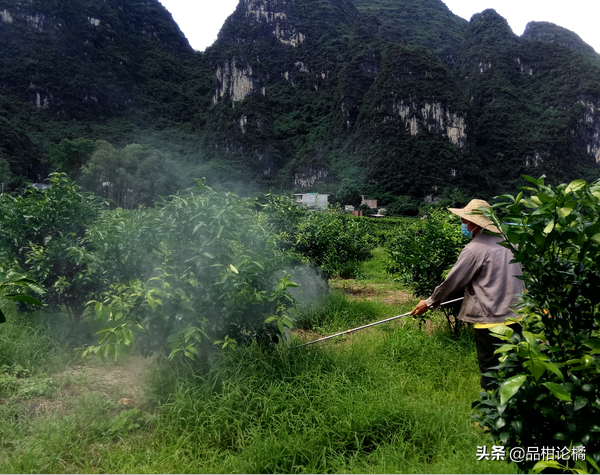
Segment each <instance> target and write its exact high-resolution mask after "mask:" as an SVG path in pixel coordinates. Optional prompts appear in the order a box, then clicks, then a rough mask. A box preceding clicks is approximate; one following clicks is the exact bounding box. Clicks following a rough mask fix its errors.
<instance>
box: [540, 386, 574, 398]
mask: <svg viewBox="0 0 600 475" xmlns="http://www.w3.org/2000/svg"><path fill="white" fill-rule="evenodd" d="M543 386H546V387H547V388H548V389H549V390H550V391H551V392H552V394H554V395H555V396H556V397H557V398H558V399H560V400H561V401H567V402H571V395H570V394H569V392H568V391H567V390H566V389H565V388H564V387H563V386H561V385H560V384H557V383H552V382H549V383H543Z"/></svg>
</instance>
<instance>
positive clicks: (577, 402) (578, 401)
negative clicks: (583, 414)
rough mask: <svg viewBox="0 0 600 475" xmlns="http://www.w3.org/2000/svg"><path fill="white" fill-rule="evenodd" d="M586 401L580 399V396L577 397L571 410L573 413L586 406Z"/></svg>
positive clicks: (585, 399)
mask: <svg viewBox="0 0 600 475" xmlns="http://www.w3.org/2000/svg"><path fill="white" fill-rule="evenodd" d="M588 402H589V401H588V399H587V398H585V397H581V396H577V397H576V398H575V404H573V409H574V410H575V411H578V410H579V409H581V408H582V407H585V406H586V404H587V403H588Z"/></svg>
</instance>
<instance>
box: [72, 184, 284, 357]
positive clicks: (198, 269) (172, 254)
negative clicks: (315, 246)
mask: <svg viewBox="0 0 600 475" xmlns="http://www.w3.org/2000/svg"><path fill="white" fill-rule="evenodd" d="M72 256H73V258H74V259H76V262H78V263H79V264H80V265H85V266H87V269H88V274H89V278H90V279H91V280H98V279H100V283H101V285H100V287H102V288H105V289H106V290H105V291H104V292H101V293H100V294H99V295H98V296H97V298H94V299H92V300H91V301H90V302H89V309H90V311H91V312H92V313H93V314H94V315H95V316H96V318H97V319H98V320H99V322H101V324H103V325H104V328H103V329H102V330H100V332H99V335H100V340H99V342H98V344H97V345H93V346H91V347H89V348H88V349H87V350H86V352H87V353H90V352H91V353H97V354H100V355H102V356H114V357H117V356H118V354H119V353H122V352H127V351H129V350H130V349H131V348H132V346H133V344H134V341H135V340H137V341H138V343H139V344H140V345H141V349H142V351H144V352H146V353H149V352H153V351H156V352H163V351H164V350H165V349H168V351H167V354H168V355H169V356H170V357H171V358H173V357H176V356H178V355H182V356H185V357H189V358H194V357H196V356H198V355H199V354H201V352H202V351H203V349H206V347H207V345H206V343H209V344H212V343H214V342H220V343H222V344H224V345H227V344H231V343H235V344H248V343H250V342H252V341H258V342H259V343H261V344H269V343H270V342H273V341H277V339H278V338H279V336H280V335H281V334H283V333H284V331H285V328H286V327H291V326H292V320H291V318H290V316H289V314H288V310H289V309H290V308H291V307H292V306H293V303H294V301H293V299H292V297H291V296H290V294H289V293H288V292H287V290H288V288H290V287H293V286H295V284H294V283H293V282H292V281H291V278H290V275H289V274H287V273H285V272H283V271H282V269H283V268H284V267H286V266H288V265H289V263H290V259H289V256H288V255H287V254H286V253H284V252H282V251H281V250H280V249H279V247H278V246H277V242H276V239H275V236H274V234H273V233H272V232H271V230H270V229H269V226H268V225H267V222H266V218H265V216H264V215H262V214H260V213H256V211H255V203H254V201H252V200H249V199H242V198H239V197H238V196H237V195H235V194H233V193H220V192H216V191H214V190H212V189H211V188H209V187H207V186H205V185H204V184H203V183H202V181H199V182H198V186H197V187H196V188H194V189H192V190H190V191H189V193H187V194H184V195H175V196H171V197H169V198H168V199H165V200H163V201H162V203H159V204H158V205H157V206H156V207H155V208H154V209H151V210H144V209H139V210H135V211H126V212H123V211H119V212H110V213H107V215H106V216H104V217H103V218H101V219H100V220H98V222H97V223H96V224H95V225H94V226H92V227H91V228H90V229H89V232H88V233H87V236H86V239H85V241H84V243H83V245H82V246H80V247H79V248H74V249H72ZM102 279H104V280H103V281H102Z"/></svg>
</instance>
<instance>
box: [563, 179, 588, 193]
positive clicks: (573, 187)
mask: <svg viewBox="0 0 600 475" xmlns="http://www.w3.org/2000/svg"><path fill="white" fill-rule="evenodd" d="M586 184H587V183H586V182H585V181H584V180H575V181H572V182H571V183H569V186H567V188H566V189H565V194H567V193H573V192H575V191H578V190H581V189H582V188H583V187H584V186H585V185H586Z"/></svg>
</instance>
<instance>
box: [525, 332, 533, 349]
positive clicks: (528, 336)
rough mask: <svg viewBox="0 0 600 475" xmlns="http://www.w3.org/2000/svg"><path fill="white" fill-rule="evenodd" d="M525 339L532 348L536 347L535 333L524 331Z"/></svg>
mask: <svg viewBox="0 0 600 475" xmlns="http://www.w3.org/2000/svg"><path fill="white" fill-rule="evenodd" d="M523 337H524V338H525V340H527V343H529V344H530V345H531V346H534V345H535V337H534V336H533V333H530V332H528V331H523Z"/></svg>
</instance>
